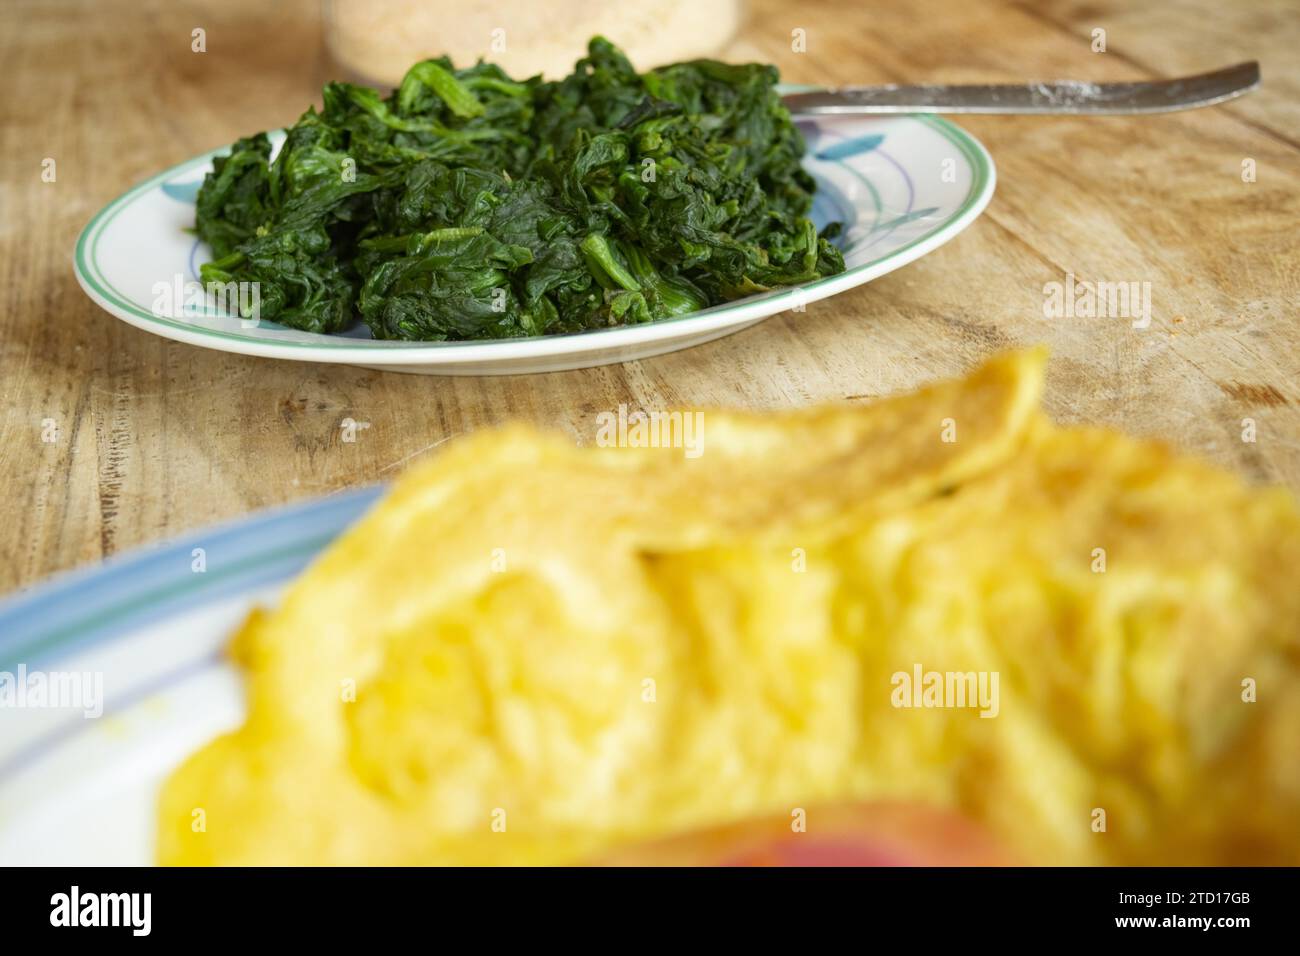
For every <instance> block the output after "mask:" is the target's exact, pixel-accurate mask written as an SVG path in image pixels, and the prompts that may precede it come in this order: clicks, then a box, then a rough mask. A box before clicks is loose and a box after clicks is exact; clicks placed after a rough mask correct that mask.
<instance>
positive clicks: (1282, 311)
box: [0, 0, 1300, 593]
mask: <svg viewBox="0 0 1300 956" xmlns="http://www.w3.org/2000/svg"><path fill="white" fill-rule="evenodd" d="M319 10H320V8H319V4H318V3H315V2H308V0H303V2H289V0H274V2H222V3H215V2H214V3H211V4H208V3H193V2H152V3H150V2H139V0H121V2H119V0H111V2H109V0H103V2H48V0H47V2H40V0H6V2H5V3H4V5H3V8H2V9H0V63H3V64H4V65H5V95H4V97H3V100H2V102H3V105H2V106H0V111H3V112H2V115H3V122H0V482H3V486H4V491H5V494H4V498H3V502H4V503H3V505H2V506H0V508H2V509H3V511H2V512H0V519H2V520H0V593H5V592H9V591H11V590H13V589H16V588H21V587H26V586H28V585H30V584H31V583H33V582H34V581H37V580H39V579H40V578H42V577H44V576H46V575H48V574H50V573H52V572H56V571H60V570H63V569H66V568H70V567H73V566H77V565H82V564H86V563H88V562H93V561H95V560H97V559H99V558H100V557H102V556H107V555H110V554H113V553H115V552H119V551H121V550H123V549H127V548H131V547H135V546H137V545H140V544H143V543H146V542H151V541H155V540H157V539H159V538H162V537H166V536H170V535H175V534H178V533H180V532H183V531H186V530H189V529H192V528H196V527H200V526H203V525H208V524H212V523H214V522H219V521H222V520H224V519H229V518H232V517H235V516H238V515H241V514H244V513H246V512H249V511H252V510H254V509H258V508H263V507H266V506H270V505H276V504H279V503H283V502H288V501H293V500H296V499H301V498H306V497H309V496H316V495H321V494H325V493H328V492H332V491H336V490H338V489H341V488H346V487H350V486H354V485H358V484H362V483H368V482H374V481H381V480H384V479H386V478H389V477H391V476H392V475H393V474H394V473H395V472H396V471H397V470H398V469H400V468H401V467H402V466H403V465H404V464H405V463H406V462H409V461H410V460H412V459H413V458H415V457H417V456H419V455H421V454H423V453H425V452H427V451H428V450H429V449H431V448H433V447H435V446H437V445H438V444H439V443H441V442H443V441H446V440H447V439H449V438H451V437H453V436H455V435H458V434H460V433H463V432H466V431H469V430H471V429H475V428H481V427H483V426H486V425H491V424H493V423H496V422H500V421H502V420H505V419H507V418H511V417H517V418H523V419H528V420H531V421H534V422H537V423H539V424H542V425H545V426H548V427H552V428H559V429H564V430H567V431H568V432H570V433H571V434H572V435H573V436H574V437H575V438H576V439H578V440H581V441H587V442H590V441H592V440H593V437H594V434H595V428H596V425H595V416H596V414H597V413H598V412H600V411H602V410H605V409H610V408H614V407H617V405H618V404H619V403H622V402H625V403H628V404H629V405H630V406H632V407H643V408H647V409H651V408H662V407H664V406H670V405H679V406H741V407H759V408H767V407H779V406H789V405H799V404H804V403H809V402H816V401H823V400H835V399H849V400H853V401H861V400H864V399H867V398H869V397H871V396H875V395H880V394H884V393H889V392H895V391H899V390H903V389H908V388H910V387H913V386H915V385H918V384H921V383H924V382H927V381H929V380H932V379H934V378H937V377H941V376H949V375H954V374H957V373H960V372H962V371H963V370H965V369H967V368H968V367H970V366H971V365H972V364H973V363H975V362H977V361H978V360H979V359H980V358H981V357H983V356H986V355H988V354H990V353H992V352H995V351H997V350H1000V349H1006V348H1010V347H1013V346H1017V345H1021V344H1030V343H1036V342H1047V343H1049V344H1050V345H1051V348H1052V353H1053V361H1052V364H1051V370H1050V374H1049V382H1048V397H1047V404H1048V408H1049V411H1050V412H1051V413H1052V414H1053V415H1054V416H1055V417H1056V418H1058V419H1059V420H1063V421H1086V422H1100V423H1107V424H1111V425H1115V426H1118V427H1120V428H1123V429H1125V430H1127V431H1129V432H1132V433H1136V434H1140V435H1147V436H1155V437H1159V438H1162V439H1166V440H1168V441H1170V442H1173V443H1175V444H1176V445H1178V446H1181V447H1183V448H1185V449H1187V450H1189V451H1192V452H1194V453H1197V454H1200V455H1203V456H1206V457H1208V458H1210V459H1213V460H1215V461H1217V462H1220V463H1222V464H1223V465H1225V466H1227V467H1231V468H1234V469H1236V470H1238V471H1239V472H1240V473H1242V474H1244V475H1245V476H1247V477H1248V478H1249V479H1251V480H1253V481H1257V482H1286V483H1288V484H1290V485H1291V486H1293V487H1296V486H1300V375H1298V374H1297V373H1298V372H1300V349H1298V348H1297V344H1298V343H1300V335H1298V333H1297V330H1296V319H1297V316H1296V311H1297V308H1296V304H1297V302H1298V301H1300V230H1298V229H1297V224H1298V222H1300V142H1298V141H1297V139H1298V137H1300V132H1298V131H1300V68H1298V67H1297V51H1298V50H1300V6H1298V5H1297V4H1296V3H1283V2H1252V3H1250V4H1223V3H1219V2H1215V0H1182V2H1176V3H1172V2H1171V3H1138V2H1134V3H1124V2H1120V0H1090V2H1080V3H1072V2H1061V0H1049V2H1037V3H1036V2H1031V0H1026V2H1024V3H1013V2H994V0H989V2H977V0H942V2H924V3H917V2H893V0H874V2H871V3H862V2H843V3H831V2H813V3H809V2H800V3H797V4H796V3H791V4H782V3H776V2H770V0H761V2H751V3H750V5H749V13H748V16H747V25H746V27H745V29H744V32H743V33H742V34H741V36H740V37H739V38H738V39H737V40H736V41H735V42H734V43H733V44H732V45H731V46H730V47H729V48H727V49H726V50H724V51H723V55H724V56H725V57H727V58H733V59H750V58H754V59H763V60H770V61H772V62H775V63H776V64H778V65H779V66H780V68H781V70H782V73H783V76H784V78H785V79H787V80H789V81H793V82H811V83H846V82H862V83H873V82H909V81H914V82H923V81H929V82H944V81H1016V80H1025V79H1050V78H1058V77H1069V78H1078V79H1083V80H1094V81H1101V80H1120V79H1148V78H1158V77H1167V76H1172V75H1177V74H1179V73H1183V72H1197V71H1201V70H1204V69H1209V68H1213V67H1217V66H1223V65H1227V64H1229V63H1233V62H1236V61H1238V60H1245V59H1258V60H1259V61H1260V62H1261V64H1262V68H1263V73H1264V86H1263V89H1262V90H1261V91H1259V92H1257V93H1255V94H1253V95H1251V96H1249V97H1246V98H1245V99H1243V100H1240V101H1237V102H1234V103H1232V104H1229V105H1227V106H1224V107H1219V108H1215V109H1211V110H1201V111H1196V112H1191V113H1179V114H1169V115H1164V116H1158V117H1146V118H1126V117H1108V118H1031V117H1024V118H1016V117H979V118H970V119H965V120H962V125H964V126H965V127H966V128H967V129H969V130H970V131H971V132H973V133H974V134H975V135H976V136H978V137H979V138H980V139H981V140H982V141H983V142H984V143H985V144H986V145H987V146H988V148H989V150H990V151H991V152H992V154H993V157H994V159H995V161H996V163H997V166H998V188H997V194H996V196H995V197H994V199H993V202H992V204H991V205H990V206H989V208H988V210H987V212H986V213H985V214H984V215H983V216H982V217H981V218H980V219H979V220H978V221H977V222H976V223H975V224H974V225H973V226H972V227H971V228H970V229H969V230H968V231H966V232H965V233H963V234H962V235H961V236H959V237H958V238H957V239H955V240H954V241H953V242H951V243H949V244H948V245H946V246H944V247H943V248H942V249H940V250H939V251H937V252H935V253H934V254H932V255H929V256H927V257H925V258H924V259H922V260H920V261H919V262H917V263H915V264H913V265H910V266H907V267H906V268H904V269H902V270H900V271H898V272H895V273H893V274H891V275H889V276H886V277H884V278H882V279H880V280H878V281H876V282H873V283H871V284H869V285H867V286H864V287H862V288H859V289H856V290H854V291H852V292H848V293H846V294H844V295H840V296H837V297H835V298H833V299H829V300H826V301H823V302H818V303H815V304H813V305H811V306H809V308H808V310H807V312H806V313H804V314H801V315H800V314H786V315H782V316H778V317H775V318H772V319H770V320H768V321H766V322H764V323H762V324H761V325H758V326H756V327H754V328H752V329H749V330H746V331H744V332H741V333H739V334H737V335H734V336H731V337H729V338H726V339H723V340H720V341H718V342H716V343H713V344H709V345H705V346H702V347H700V348H696V349H693V350H689V351H686V352H680V353H677V354H674V355H669V356H665V357H661V358H656V359H652V360H648V361H644V362H638V363H633V364H628V365H621V366H611V367H605V368H597V369H590V370H585V371H577V372H565V373H555V374H548V375H537V376H526V377H501V378H477V379H476V378H432V377H423V376H413V375H401V374H395V373H385V372H375V371H367V370H363V369H357V368H348V367H344V366H333V365H315V364H299V363H291V362H279V361H273V360H268V359H256V358H244V357H240V356H235V355H227V354H224V353H221V352H215V351H208V350H204V349H200V348H194V347H191V346H188V345H182V344H179V343H175V342H170V341H166V340H164V339H161V338H158V337H155V336H153V335H150V334H148V333H146V332H143V331H140V330H137V329H134V328H132V327H130V326H128V325H126V324H125V323H122V322H120V321H118V320H117V319H114V318H113V317H111V316H109V315H108V314H107V313H105V312H103V311H101V310H100V309H99V308H98V307H97V306H95V305H93V304H92V303H91V302H90V301H89V300H88V299H87V298H86V297H85V296H84V295H83V294H82V293H81V291H80V289H79V288H78V286H77V284H76V281H75V280H74V278H73V275H72V268H71V253H72V246H73V242H74V240H75V238H76V235H77V233H78V232H79V231H80V229H81V228H82V226H84V225H85V223H86V222H87V221H88V220H89V219H90V217H91V216H92V215H93V214H94V213H95V211H96V210H98V209H99V208H100V207H101V206H103V205H104V204H105V203H106V202H108V201H109V200H110V199H112V198H113V197H114V196H116V195H118V194H119V193H121V192H123V191H124V190H125V189H126V188H127V187H129V186H130V185H132V184H134V183H136V182H138V181H140V180H141V179H144V178H146V177H147V176H149V175H151V174H152V173H154V172H156V171H157V170H159V169H162V168H164V167H166V166H169V165H171V164H174V163H177V162H180V161H181V160H184V159H186V158H188V157H190V156H193V155H195V154H196V153H199V152H202V151H205V150H208V149H212V148H214V147H218V146H221V145H224V144H226V143H228V142H230V141H232V140H233V139H235V138H236V137H237V136H239V135H242V134H246V133H249V132H253V131H255V130H260V129H264V128H269V127H275V126H279V125H282V124H284V123H285V122H287V121H291V120H292V119H294V118H295V117H296V116H297V115H298V114H299V112H300V111H301V110H302V109H303V108H304V107H305V106H306V105H307V104H308V103H310V102H315V101H318V97H319V92H320V85H321V83H322V81H323V80H325V79H327V78H328V76H329V73H330V67H329V66H328V63H327V60H326V57H325V54H324V51H323V46H322V42H321V27H320V22H319ZM197 26H202V27H203V28H204V29H205V30H206V31H207V44H208V50H207V52H206V53H204V54H195V53H193V52H191V49H190V31H191V30H192V29H193V28H195V27H197ZM797 28H798V29H803V30H805V31H806V35H807V51H806V52H803V53H795V52H793V51H792V49H791V31H792V30H794V29H797ZM1095 28H1102V29H1104V30H1105V31H1106V37H1107V49H1106V52H1104V53H1094V52H1093V51H1092V48H1091V43H1092V31H1093V30H1094V29H1095ZM613 39H615V40H617V38H616V37H615V38H613ZM46 158H54V159H55V160H56V162H57V180H56V181H55V182H53V183H47V182H43V181H42V177H41V172H42V161H43V160H44V159H46ZM1247 159H1249V160H1253V161H1254V163H1255V168H1256V171H1257V177H1256V181H1254V182H1245V181H1243V178H1242V163H1243V160H1247ZM1067 273H1073V274H1074V275H1075V276H1077V277H1079V278H1080V279H1092V280H1109V281H1120V280H1128V281H1141V282H1150V283H1151V287H1150V288H1151V302H1152V322H1151V325H1150V327H1149V328H1147V329H1145V330H1139V329H1134V328H1133V327H1132V324H1131V322H1130V321H1129V320H1127V319H1123V318H1104V319H1078V318H1075V319H1047V318H1044V315H1043V301H1044V294H1043V287H1044V284H1045V283H1048V282H1054V281H1063V280H1064V278H1065V275H1066V274H1067ZM345 418H352V419H355V420H357V421H364V422H369V427H368V428H367V429H365V430H364V431H360V432H358V433H357V440H356V441H355V442H353V443H348V442H344V441H342V440H341V437H342V434H341V428H340V423H341V421H342V420H343V419H345ZM1243 418H1251V419H1253V420H1254V421H1255V422H1256V427H1257V440H1256V441H1255V442H1253V443H1252V442H1244V441H1242V438H1241V432H1242V420H1243ZM51 423H53V425H54V429H53V431H51V430H50V424H51ZM51 435H53V438H54V440H43V439H48V438H50V437H51Z"/></svg>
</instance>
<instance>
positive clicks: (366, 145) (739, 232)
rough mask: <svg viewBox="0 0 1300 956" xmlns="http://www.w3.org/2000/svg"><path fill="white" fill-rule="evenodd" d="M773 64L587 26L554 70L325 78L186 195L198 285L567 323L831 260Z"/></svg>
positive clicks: (393, 332)
mask: <svg viewBox="0 0 1300 956" xmlns="http://www.w3.org/2000/svg"><path fill="white" fill-rule="evenodd" d="M776 81H777V71H776V69H775V68H774V67H771V66H763V65H757V64H748V65H734V66H733V65H728V64H725V63H719V62H715V61H712V60H697V61H693V62H689V63H679V64H676V65H674V66H667V67H662V68H660V69H657V70H652V71H651V72H649V73H645V74H638V73H637V72H636V71H635V70H634V69H633V68H632V66H631V64H630V63H628V61H627V58H626V57H624V55H623V54H622V53H621V52H620V51H619V50H618V49H617V48H615V47H614V46H613V45H612V44H611V43H609V42H608V41H607V40H604V39H602V38H599V37H597V38H595V39H593V40H592V41H591V43H590V44H589V47H588V52H587V56H586V57H585V58H583V59H582V60H580V61H578V63H577V65H576V67H575V69H574V72H573V74H572V75H571V76H569V77H568V78H567V79H564V80H560V81H557V82H544V81H542V80H541V79H540V78H539V77H534V78H532V79H529V80H524V81H516V80H513V79H511V78H510V77H509V76H507V75H506V74H505V73H504V72H503V71H502V70H501V69H500V68H498V67H496V66H493V65H491V64H487V63H479V64H478V65H477V66H473V67H470V68H469V69H464V70H457V69H454V68H453V67H452V64H451V63H450V61H448V60H447V59H446V58H441V59H437V60H426V61H424V62H423V63H417V64H416V65H415V66H413V67H412V68H411V69H410V70H409V71H408V72H407V74H406V77H405V79H403V80H402V83H401V85H400V86H399V87H398V88H397V89H396V90H394V91H393V92H392V93H391V94H390V95H388V96H382V95H381V94H380V93H378V92H376V91H375V90H372V89H368V88H366V87H364V86H356V85H352V84H349V83H329V84H327V85H326V86H325V89H324V96H323V100H324V103H323V106H322V108H321V110H320V111H319V112H317V111H316V109H315V108H311V109H308V111H307V112H306V113H304V114H303V116H302V117H301V118H300V119H299V120H298V122H297V123H296V124H295V125H294V126H293V127H292V128H291V129H289V130H288V132H287V136H286V139H285V142H284V145H283V147H282V148H281V150H280V152H279V154H278V155H277V156H276V158H275V160H274V161H272V160H271V143H270V140H269V139H268V138H267V136H266V134H265V133H259V134H257V135H256V136H251V137H248V138H246V139H241V140H239V142H237V143H235V144H234V146H233V147H232V149H231V151H230V154H229V155H227V156H221V157H218V158H217V159H216V160H215V161H214V163H213V170H212V172H210V173H209V174H208V175H207V177H206V178H205V179H204V182H203V187H202V189H201V190H200V192H199V196H198V214H197V231H198V234H199V236H200V237H202V238H203V239H204V240H205V241H206V242H207V243H208V244H209V245H210V246H211V247H212V251H213V255H214V259H213V261H212V262H209V263H207V264H205V265H204V266H203V267H202V278H203V281H204V282H205V283H211V282H232V281H240V282H257V283H258V284H259V292H260V317H261V318H265V319H270V320H274V321H276V322H279V323H281V324H283V325H286V326H291V327H293V328H298V329H306V330H309V331H312V332H339V331H342V330H344V329H346V328H347V327H348V326H349V325H351V324H352V323H353V322H354V321H355V320H356V318H357V317H358V316H359V317H360V318H361V320H362V321H364V322H365V323H366V325H367V326H369V328H370V330H371V332H372V333H373V335H374V336H375V337H376V338H381V339H422V340H447V339H485V338H503V337H509V336H523V335H541V334H546V333H557V332H574V331H580V330H583V329H591V328H596V327H601V326H610V325H618V324H622V323H636V322H651V321H654V320H656V319H663V318H667V317H669V316H675V315H683V314H685V313H688V312H693V311H696V310H698V309H702V308H705V307H707V306H709V305H714V304H717V303H719V302H724V301H727V300H730V299H734V298H737V297H740V296H745V295H750V294H752V293H756V292H762V291H764V290H767V289H771V288H774V287H777V286H786V285H793V284H796V283H801V282H807V281H809V280H811V279H816V278H818V277H820V276H826V275H832V274H834V273H837V272H842V271H843V270H844V261H843V259H842V257H841V256H840V253H839V251H838V250H837V249H836V248H835V247H834V246H832V245H831V244H830V243H829V242H828V241H827V238H826V237H825V236H819V235H818V234H817V230H816V229H815V227H814V226H813V224H812V222H811V221H810V220H809V219H808V218H807V216H808V211H809V208H810V207H811V204H812V193H813V189H814V188H815V187H814V183H813V180H812V178H811V177H810V176H809V175H808V174H807V173H806V172H805V171H804V170H803V169H802V168H801V166H800V164H799V160H800V156H801V155H802V154H803V150H804V143H803V138H802V137H801V136H800V134H799V131H798V129H797V128H796V127H795V125H794V123H793V122H791V119H790V114H789V113H788V112H787V110H786V109H785V107H784V106H783V105H782V103H781V100H780V98H779V97H778V95H777V93H776V91H775V88H774V87H775V84H776Z"/></svg>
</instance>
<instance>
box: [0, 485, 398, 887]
mask: <svg viewBox="0 0 1300 956" xmlns="http://www.w3.org/2000/svg"><path fill="white" fill-rule="evenodd" d="M382 492H383V489H382V488H378V487H372V488H363V489H360V490H357V491H351V492H346V493H343V494H338V495H332V496H330V497H327V498H322V499H318V500H316V501H313V502H309V503H307V504H304V505H296V506H293V507H290V508H285V509H280V510H276V511H270V512H265V513H262V514H259V515H254V516H252V517H250V518H246V519H243V520H241V521H238V522H237V523H235V524H232V525H229V526H226V527H225V528H219V529H215V530H211V531H207V532H199V533H197V534H193V535H190V536H188V537H186V538H184V539H182V540H178V541H174V542H171V543H168V544H165V545H162V546H160V547H156V548H151V549H148V550H144V551H139V552H136V553H134V554H130V555H125V556H123V557H121V558H116V559H114V560H111V561H109V562H106V563H105V564H102V565H100V566H99V567H96V568H92V569H90V570H88V571H81V572H75V573H73V574H70V575H65V576H62V577H60V578H56V579H55V580H53V581H51V582H50V583H48V584H45V585H42V586H41V587H39V588H37V589H34V590H32V591H29V592H27V593H25V594H21V595H19V596H18V597H15V598H12V599H10V600H9V601H7V602H5V603H4V604H0V682H4V681H5V677H6V675H9V680H10V681H11V682H12V681H16V679H17V678H18V677H19V676H23V677H24V678H25V680H24V682H25V683H27V684H28V685H29V686H33V685H34V682H35V681H36V680H37V678H36V677H35V676H34V675H36V674H38V673H39V674H40V675H42V677H41V678H40V679H42V680H48V679H49V678H50V677H51V676H55V675H74V674H76V675H86V674H90V675H96V674H97V675H100V677H99V678H98V679H99V680H100V681H101V682H102V697H100V698H99V700H100V702H101V705H102V714H101V715H100V716H97V717H91V718H87V717H86V716H85V711H84V708H81V707H79V706H78V707H49V706H36V705H35V700H36V699H35V698H34V697H27V698H26V699H22V700H20V699H19V698H17V697H16V696H15V697H13V698H12V699H10V700H8V702H6V699H5V698H4V697H3V696H0V866H16V865H27V866H46V865H60V866H110V865H122V866H134V865H145V864H149V863H152V862H153V860H154V847H155V821H156V816H157V800H158V791H159V787H160V786H161V784H162V782H163V780H164V779H165V778H166V776H167V774H168V773H169V772H170V771H171V770H172V769H173V768H174V767H175V766H176V765H177V764H178V763H180V761H182V760H184V759H185V757H186V756H188V755H189V754H190V753H192V752H193V751H195V750H197V749H198V748H199V747H201V746H202V745H203V744H205V743H206V742H207V741H209V740H210V739H212V737H214V736H215V735H216V734H219V733H221V732H222V731H224V730H229V729H233V728H235V727H237V726H238V725H239V724H240V723H241V722H242V721H243V716H244V701H243V693H242V686H241V682H240V678H239V675H238V673H237V672H236V671H235V669H234V668H233V667H232V666H231V665H229V664H228V663H226V661H225V660H224V659H223V656H222V649H223V648H224V646H225V645H226V643H227V642H228V641H229V640H230V638H231V636H232V635H233V633H234V631H235V629H236V627H238V625H239V624H240V622H241V621H242V620H243V617H244V615H245V614H247V613H248V611H249V610H250V609H251V608H252V607H253V606H254V605H258V604H261V605H272V604H274V603H275V601H276V600H277V598H278V597H279V594H280V592H281V590H282V589H283V587H284V585H285V584H287V583H288V582H289V581H290V580H292V579H293V578H294V577H295V576H296V575H297V574H298V573H299V572H300V571H301V570H302V569H303V568H304V567H306V565H307V564H308V562H310V561H311V560H312V558H314V557H315V556H316V555H317V554H318V553H320V551H321V550H322V549H323V548H324V547H326V545H328V544H329V543H330V542H331V541H332V540H333V539H334V538H335V537H336V536H337V535H338V534H339V533H340V532H341V531H343V529H344V528H346V527H347V526H348V525H350V524H351V523H352V522H353V521H355V520H356V519H357V518H358V517H360V516H361V514H362V513H363V512H364V511H365V510H366V508H368V507H369V506H370V505H371V503H373V502H374V501H375V500H376V499H377V498H378V497H379V496H380V494H382ZM196 549H202V551H201V555H202V562H201V563H196V562H197V560H198V557H199V554H198V553H196ZM199 567H201V568H202V570H201V571H198V570H196V568H199ZM20 667H21V668H23V670H20ZM94 683H95V678H93V677H92V678H91V679H88V680H87V679H84V678H83V681H82V686H83V687H86V688H93V687H94ZM10 686H11V688H12V684H11V685H10ZM92 695H93V691H92V692H91V695H87V696H82V697H81V698H79V699H77V700H74V701H68V702H70V703H75V704H78V705H81V704H88V703H93V699H92ZM18 703H21V706H16V704H18Z"/></svg>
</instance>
